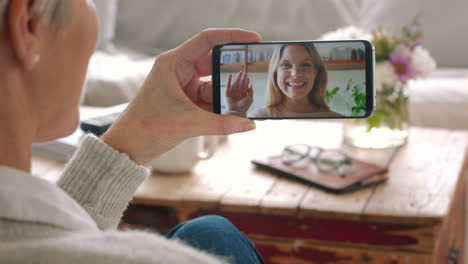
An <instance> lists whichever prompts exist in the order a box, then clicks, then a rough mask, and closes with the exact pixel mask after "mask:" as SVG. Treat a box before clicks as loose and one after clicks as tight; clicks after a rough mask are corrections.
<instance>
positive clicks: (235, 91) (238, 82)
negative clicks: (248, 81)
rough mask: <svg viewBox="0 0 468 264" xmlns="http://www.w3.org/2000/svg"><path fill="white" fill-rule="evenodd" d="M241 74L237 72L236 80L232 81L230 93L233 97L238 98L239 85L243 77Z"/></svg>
mask: <svg viewBox="0 0 468 264" xmlns="http://www.w3.org/2000/svg"><path fill="white" fill-rule="evenodd" d="M243 74H244V73H243V72H239V74H238V75H237V78H236V80H235V81H234V84H233V85H232V90H233V91H232V92H233V94H234V96H235V97H237V98H238V97H239V89H240V87H239V86H240V84H241V80H242V76H243Z"/></svg>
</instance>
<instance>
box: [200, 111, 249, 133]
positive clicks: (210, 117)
mask: <svg viewBox="0 0 468 264" xmlns="http://www.w3.org/2000/svg"><path fill="white" fill-rule="evenodd" d="M200 119H203V120H205V121H204V125H203V128H202V129H203V130H204V131H201V132H202V134H203V135H229V134H233V133H240V132H246V131H250V130H254V129H255V122H254V121H253V120H250V119H247V118H244V117H239V116H234V115H220V114H213V113H207V112H205V111H204V112H203V115H202V116H201V118H200Z"/></svg>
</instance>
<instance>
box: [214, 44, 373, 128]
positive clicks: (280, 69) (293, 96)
mask: <svg viewBox="0 0 468 264" xmlns="http://www.w3.org/2000/svg"><path fill="white" fill-rule="evenodd" d="M212 60H213V61H212V64H213V107H214V109H213V110H214V112H215V113H220V114H228V115H231V114H235V115H241V116H246V117H248V118H250V119H299V118H366V117H369V116H370V115H371V114H372V112H373V109H374V107H375V90H374V85H373V83H374V64H375V63H374V61H375V58H374V50H373V47H372V44H371V43H370V42H369V41H366V40H342V41H287V42H260V43H240V44H239V43H237V44H226V45H219V46H216V47H215V48H214V49H213V51H212ZM233 76H235V77H233ZM233 79H234V81H233Z"/></svg>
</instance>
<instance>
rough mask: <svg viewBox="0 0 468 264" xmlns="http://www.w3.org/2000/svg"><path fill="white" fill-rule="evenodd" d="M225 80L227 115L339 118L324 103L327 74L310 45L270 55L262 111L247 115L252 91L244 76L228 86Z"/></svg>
mask: <svg viewBox="0 0 468 264" xmlns="http://www.w3.org/2000/svg"><path fill="white" fill-rule="evenodd" d="M231 81H232V76H231V75H230V76H229V77H228V82H227V89H226V103H227V107H228V111H229V112H228V113H230V114H237V115H244V116H248V117H253V118H255V117H256V118H263V117H264V118H269V117H274V118H275V117H278V118H281V117H333V116H336V117H339V116H341V114H338V113H335V112H333V111H331V110H330V109H329V107H328V106H327V104H326V103H325V91H326V88H327V70H326V67H325V65H324V63H323V62H322V60H321V59H320V56H319V54H318V53H317V51H316V49H315V47H314V46H313V44H284V45H281V46H279V47H278V48H277V49H275V51H274V52H273V55H272V58H271V61H270V66H269V71H268V87H267V89H268V90H267V95H266V101H265V107H262V108H259V109H255V110H253V111H252V112H251V113H249V114H248V115H247V112H248V110H249V108H250V106H251V104H252V101H253V100H252V98H253V87H252V85H251V84H250V80H249V79H248V77H247V75H246V74H245V73H242V72H241V73H239V75H238V76H237V78H236V80H235V81H234V83H233V84H231Z"/></svg>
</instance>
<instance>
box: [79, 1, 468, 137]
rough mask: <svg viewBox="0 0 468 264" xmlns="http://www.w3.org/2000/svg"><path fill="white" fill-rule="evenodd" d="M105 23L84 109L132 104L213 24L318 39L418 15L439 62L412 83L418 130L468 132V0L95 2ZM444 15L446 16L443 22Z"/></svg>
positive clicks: (272, 35) (269, 34)
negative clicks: (165, 62) (161, 58)
mask: <svg viewBox="0 0 468 264" xmlns="http://www.w3.org/2000/svg"><path fill="white" fill-rule="evenodd" d="M95 3H96V5H97V11H98V16H99V22H100V24H101V29H100V35H99V43H98V48H97V50H96V52H95V54H94V55H93V57H92V59H91V62H90V67H89V72H88V76H87V82H86V89H85V93H84V96H83V100H82V102H83V104H86V105H94V106H110V105H116V104H119V103H123V102H127V101H128V100H130V99H131V98H132V97H133V95H134V94H135V93H136V91H137V90H138V87H139V86H140V85H141V83H142V82H143V80H144V78H145V76H146V74H147V73H148V72H149V70H150V69H151V66H152V64H153V62H154V58H155V56H157V55H158V54H159V53H161V52H163V51H165V50H168V49H171V48H173V47H176V46H177V45H179V44H181V43H182V42H183V41H185V40H187V39H188V38H190V37H191V36H193V35H194V34H196V33H197V32H199V31H201V30H203V29H204V28H208V27H240V28H245V29H250V30H255V31H257V32H259V33H261V34H262V36H263V38H264V40H297V39H316V38H319V37H320V36H321V35H322V34H323V33H325V32H328V31H330V30H335V29H337V28H339V27H343V26H346V25H355V26H358V27H360V28H362V29H365V30H371V29H373V28H375V27H376V26H378V25H380V24H382V25H385V26H389V27H395V26H397V25H399V24H405V23H409V22H411V20H412V19H413V18H414V16H415V15H416V14H417V13H420V15H421V22H422V24H423V26H424V31H425V32H424V35H425V40H424V46H425V47H426V48H427V49H428V50H429V51H430V52H431V54H432V55H433V57H434V58H435V59H436V61H437V63H438V69H437V70H436V71H435V72H434V74H432V75H431V76H430V77H429V78H427V79H425V80H417V81H414V82H412V83H411V84H410V86H409V88H410V122H411V124H413V125H418V126H429V127H443V128H450V129H468V122H467V121H468V34H466V33H465V32H464V31H465V30H466V29H467V28H468V19H467V18H466V14H467V13H468V1H466V0H447V1H438V0H415V1H403V0H392V1H383V0H381V1H375V0H348V1H339V0H334V1H330V0H315V1H309V0H296V1H289V2H285V1H283V0H258V1H247V0H231V1H220V0H197V1H186V0H172V1H165V0H138V1H124V0H122V1H118V0H95ZM442 18H443V19H442Z"/></svg>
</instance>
